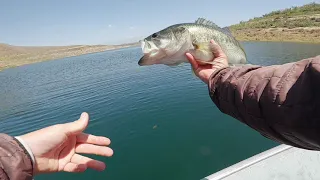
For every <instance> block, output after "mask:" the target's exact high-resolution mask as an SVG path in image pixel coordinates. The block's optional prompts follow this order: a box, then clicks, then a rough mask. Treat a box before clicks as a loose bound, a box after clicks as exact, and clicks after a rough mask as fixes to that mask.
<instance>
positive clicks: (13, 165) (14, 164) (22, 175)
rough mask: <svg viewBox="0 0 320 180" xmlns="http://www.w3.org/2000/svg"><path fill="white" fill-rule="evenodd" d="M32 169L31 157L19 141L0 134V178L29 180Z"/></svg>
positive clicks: (2, 179) (5, 179) (3, 179)
mask: <svg viewBox="0 0 320 180" xmlns="http://www.w3.org/2000/svg"><path fill="white" fill-rule="evenodd" d="M32 171H33V169H32V161H31V158H30V156H29V154H28V153H27V151H26V150H25V149H24V147H23V146H22V145H21V144H20V143H19V141H17V140H15V138H13V137H11V136H9V135H6V134H0V179H1V180H31V179H32Z"/></svg>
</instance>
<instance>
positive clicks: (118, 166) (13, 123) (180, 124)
mask: <svg viewBox="0 0 320 180" xmlns="http://www.w3.org/2000/svg"><path fill="white" fill-rule="evenodd" d="M243 44H244V48H245V49H246V51H247V55H248V59H249V61H250V62H251V63H252V64H260V65H272V64H283V63H287V62H292V61H297V60H300V59H302V58H307V57H312V56H316V55H319V54H320V45H319V44H318V45H315V44H298V43H273V42H245V43H243ZM140 56H141V51H140V49H139V48H128V49H121V50H114V51H107V52H101V53H95V54H88V55H83V56H78V57H70V58H65V59H60V60H54V61H47V62H42V63H37V64H32V65H26V66H22V67H18V68H13V69H8V70H5V71H2V72H0V82H1V83H0V91H1V93H0V132H2V133H8V134H10V135H19V134H23V133H26V132H29V131H33V130H36V129H39V128H42V127H45V126H49V125H53V124H56V123H65V122H69V121H73V120H76V119H77V118H78V117H79V115H80V114H81V112H84V111H86V112H88V113H89V114H90V117H91V120H90V124H89V127H88V129H87V130H86V132H87V133H93V134H96V135H103V136H107V137H109V138H111V141H112V145H111V147H112V148H113V150H114V156H113V157H112V158H102V157H96V156H90V157H94V158H98V159H99V160H102V161H104V162H106V164H107V169H106V170H105V171H103V172H96V171H94V170H88V171H87V172H85V173H82V174H67V173H58V174H53V175H42V176H39V177H36V179H39V180H41V179H45V180H53V179H58V178H59V179H60V178H62V179H75V180H84V179H108V180H122V179H152V180H163V179H166V180H167V179H174V180H196V179H201V178H203V177H205V176H207V175H209V174H212V173H214V172H216V171H218V170H221V169H223V168H225V167H227V166H230V165H232V164H234V163H237V162H239V161H241V160H243V159H245V158H248V157H250V156H252V155H255V154H257V153H260V152H262V151H264V150H267V149H269V148H271V147H274V146H276V145H277V143H275V142H272V141H271V140H268V139H266V138H264V137H262V136H261V135H260V134H258V133H257V132H255V131H253V130H252V129H250V128H248V127H247V126H245V125H244V124H241V123H240V122H239V121H237V120H235V119H233V118H231V117H229V116H227V115H224V114H222V113H221V112H220V111H219V110H218V109H217V108H216V106H215V105H214V103H213V102H212V101H211V99H210V97H209V96H208V90H207V87H206V85H205V84H204V83H202V82H201V81H200V80H199V79H198V78H196V77H195V76H194V75H193V74H192V73H191V69H190V65H189V64H185V65H182V66H179V67H175V68H172V67H167V66H163V65H159V66H149V67H139V66H138V64H137V61H138V59H139V58H140Z"/></svg>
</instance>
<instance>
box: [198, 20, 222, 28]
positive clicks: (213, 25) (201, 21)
mask: <svg viewBox="0 0 320 180" xmlns="http://www.w3.org/2000/svg"><path fill="white" fill-rule="evenodd" d="M195 23H196V24H202V25H206V26H211V27H214V28H217V29H221V28H220V27H219V26H218V25H216V24H215V23H214V22H212V21H209V20H206V19H204V18H198V19H197V20H196V22H195Z"/></svg>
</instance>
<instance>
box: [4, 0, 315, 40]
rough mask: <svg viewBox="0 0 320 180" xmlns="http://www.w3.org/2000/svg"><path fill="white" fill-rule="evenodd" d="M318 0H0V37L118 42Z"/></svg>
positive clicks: (224, 23) (222, 23)
mask: <svg viewBox="0 0 320 180" xmlns="http://www.w3.org/2000/svg"><path fill="white" fill-rule="evenodd" d="M310 2H319V0H311V1H309V0H290V1H289V0H264V1H261V0H260V1H259V0H242V1H239V0H218V1H215V0H202V1H201V0H160V1H159V0H158V1H151V0H113V1H110V0H86V1H84V0H77V1H76V0H54V1H47V0H28V1H21V0H10V1H1V2H0V43H7V44H11V45H22V46H59V45H75V44H121V43H127V42H134V41H138V40H139V39H142V38H144V37H146V36H148V35H150V34H152V33H154V32H156V31H159V30H161V29H164V28H166V27H167V26H170V25H173V24H177V23H185V22H194V21H195V20H196V19H198V18H199V17H202V18H206V19H208V20H211V21H212V22H214V23H216V24H217V25H219V26H221V27H224V26H228V25H232V24H236V23H239V22H240V21H246V20H249V19H251V18H253V17H259V16H261V15H263V14H266V13H268V12H271V11H273V10H279V9H284V8H288V7H291V6H301V5H304V4H306V3H310Z"/></svg>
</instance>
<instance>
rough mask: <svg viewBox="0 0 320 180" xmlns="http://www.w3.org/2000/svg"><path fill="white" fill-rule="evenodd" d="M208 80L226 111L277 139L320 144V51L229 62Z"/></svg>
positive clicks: (309, 145)
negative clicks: (286, 58) (293, 58)
mask: <svg viewBox="0 0 320 180" xmlns="http://www.w3.org/2000/svg"><path fill="white" fill-rule="evenodd" d="M208 86H209V94H210V97H211V99H212V101H213V102H214V103H215V104H216V105H217V107H218V108H219V109H220V111H221V112H223V113H225V114H228V115H230V116H232V117H234V118H236V119H238V120H240V121H241V122H243V123H245V124H247V125H248V126H250V127H251V128H253V129H255V130H256V131H258V132H260V133H261V134H262V135H263V136H265V137H268V138H270V139H272V140H275V141H278V142H280V143H283V144H288V145H291V146H296V147H300V148H304V149H310V150H320V56H317V57H314V58H309V59H304V60H301V61H298V62H294V63H288V64H284V65H273V66H266V67H262V66H254V65H245V66H242V67H228V68H224V69H221V70H219V71H217V72H215V73H214V74H212V75H211V77H210V80H209V84H208Z"/></svg>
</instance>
